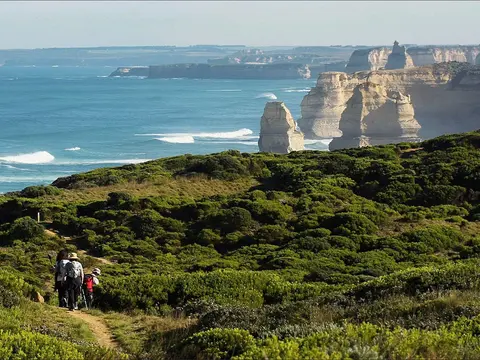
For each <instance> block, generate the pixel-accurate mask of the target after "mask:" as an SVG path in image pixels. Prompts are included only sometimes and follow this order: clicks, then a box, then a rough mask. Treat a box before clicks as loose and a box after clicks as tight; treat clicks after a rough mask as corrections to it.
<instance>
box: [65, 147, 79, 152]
mask: <svg viewBox="0 0 480 360" xmlns="http://www.w3.org/2000/svg"><path fill="white" fill-rule="evenodd" d="M78 150H82V148H79V147H78V146H75V147H72V148H67V149H65V151H78Z"/></svg>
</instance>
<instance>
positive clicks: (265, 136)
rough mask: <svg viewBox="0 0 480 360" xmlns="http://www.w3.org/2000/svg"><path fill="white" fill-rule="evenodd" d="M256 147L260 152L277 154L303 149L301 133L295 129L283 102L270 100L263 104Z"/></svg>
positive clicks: (294, 124) (295, 126)
mask: <svg viewBox="0 0 480 360" xmlns="http://www.w3.org/2000/svg"><path fill="white" fill-rule="evenodd" d="M258 147H259V148H260V151H261V152H272V153H277V154H288V153H289V152H292V151H300V150H304V149H305V145H304V139H303V133H302V132H301V131H300V130H298V129H297V125H296V123H295V120H294V119H293V117H292V114H291V113H290V110H288V108H287V107H286V106H285V104H284V103H283V102H281V101H272V102H268V103H267V104H266V105H265V109H264V111H263V116H262V118H261V122H260V139H259V140H258Z"/></svg>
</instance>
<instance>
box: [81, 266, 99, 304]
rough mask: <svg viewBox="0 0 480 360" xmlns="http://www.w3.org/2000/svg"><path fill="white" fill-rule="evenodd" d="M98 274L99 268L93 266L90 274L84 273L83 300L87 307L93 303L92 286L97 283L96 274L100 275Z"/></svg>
mask: <svg viewBox="0 0 480 360" xmlns="http://www.w3.org/2000/svg"><path fill="white" fill-rule="evenodd" d="M100 274H101V271H100V269H99V268H95V269H93V270H92V273H91V274H87V275H85V279H84V280H83V285H84V287H85V301H86V303H87V307H88V308H89V309H90V308H91V307H92V304H93V287H94V286H97V285H98V284H99V280H98V276H100Z"/></svg>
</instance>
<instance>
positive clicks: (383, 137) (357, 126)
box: [329, 82, 420, 150]
mask: <svg viewBox="0 0 480 360" xmlns="http://www.w3.org/2000/svg"><path fill="white" fill-rule="evenodd" d="M339 127H340V130H341V131H342V133H343V135H342V137H338V138H334V139H333V140H332V142H331V143H330V146H329V147H330V149H331V150H334V149H341V148H349V147H359V146H360V147H361V146H369V145H382V144H389V143H395V142H398V141H417V140H418V136H417V132H418V130H419V129H420V125H419V123H418V122H417V120H416V119H415V117H414V109H413V105H412V102H411V99H410V96H409V95H406V94H402V93H401V92H399V91H389V90H387V89H386V88H385V87H384V86H382V85H377V84H374V83H371V82H365V83H363V84H360V85H358V86H357V87H355V90H354V91H353V95H352V97H351V98H350V99H349V100H348V102H347V107H346V110H345V111H344V112H343V113H342V116H341V118H340V124H339Z"/></svg>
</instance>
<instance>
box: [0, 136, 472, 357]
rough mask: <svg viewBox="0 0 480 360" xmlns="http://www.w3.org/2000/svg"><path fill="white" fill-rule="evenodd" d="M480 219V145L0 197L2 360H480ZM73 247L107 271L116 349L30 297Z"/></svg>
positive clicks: (439, 144)
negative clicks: (60, 254)
mask: <svg viewBox="0 0 480 360" xmlns="http://www.w3.org/2000/svg"><path fill="white" fill-rule="evenodd" d="M38 212H40V214H41V216H42V223H41V224H38V223H37V222H36V221H35V220H34V219H36V216H37V213H38ZM479 220H480V132H471V133H465V134H459V135H447V136H442V137H439V138H436V139H432V140H428V141H424V142H422V143H419V144H397V145H387V146H379V147H369V148H361V149H349V150H341V151H334V152H315V151H306V152H297V153H291V154H289V155H273V154H241V153H239V152H236V151H227V152H223V153H220V154H212V155H206V156H193V155H184V156H178V157H173V158H167V159H160V160H155V161H150V162H147V163H143V164H140V165H128V166H123V167H118V168H111V169H98V170H95V171H91V172H88V173H84V174H78V175H73V176H70V177H66V178H61V179H58V180H56V181H55V182H54V183H53V184H52V185H51V186H41V187H40V186H36V187H29V188H26V189H24V190H23V191H20V192H18V193H11V194H7V195H5V196H3V197H0V224H1V226H0V246H1V248H0V264H1V265H2V269H1V271H0V313H1V314H2V316H0V319H2V320H0V328H1V329H2V330H1V331H0V345H1V346H0V349H1V350H0V358H14V359H17V358H18V359H28V358H29V357H28V354H34V353H36V352H39V351H43V352H48V353H46V354H47V355H45V356H44V357H40V358H49V357H48V356H51V358H53V357H57V356H62V358H63V357H64V355H63V354H68V356H69V357H68V356H67V355H65V356H67V357H64V358H67V359H107V358H108V357H109V356H110V357H111V358H112V359H115V358H121V357H122V356H124V357H129V358H130V359H478V358H480V338H479V335H480V317H478V316H477V315H478V313H479V311H480V298H479V295H480V267H479V265H480V235H479V232H480V222H479ZM45 229H48V230H49V231H47V232H45ZM64 247H67V248H68V249H70V250H76V251H78V252H79V253H81V254H83V255H82V259H83V262H84V265H85V266H86V267H87V268H88V267H92V266H98V265H101V267H102V273H104V275H103V276H102V278H101V284H100V286H99V287H98V288H97V289H96V292H97V301H98V302H97V306H98V310H95V311H94V312H93V313H92V314H93V315H95V316H98V317H99V318H102V319H103V321H105V323H106V324H107V325H108V327H109V328H110V329H111V331H112V333H113V335H114V336H115V338H116V341H117V343H118V344H119V347H118V349H116V350H111V349H110V350H108V349H104V348H101V347H99V346H96V345H94V344H95V341H94V340H95V339H92V334H91V333H89V332H88V329H85V331H84V332H81V331H80V333H81V334H82V335H80V337H79V336H76V337H73V336H70V335H71V334H70V332H71V326H68V324H69V323H68V321H73V319H70V318H68V317H67V316H66V314H65V313H64V312H61V311H59V310H56V309H54V308H53V307H52V306H49V305H40V304H35V303H32V302H31V301H30V300H29V299H30V298H32V297H33V295H34V294H36V292H37V291H38V292H40V293H41V294H43V295H44V296H45V298H46V299H47V302H49V303H51V304H53V303H54V301H55V300H54V296H52V289H51V288H52V283H51V277H52V275H51V273H50V272H49V269H50V267H51V262H50V260H49V258H48V255H49V254H55V252H56V251H58V250H59V249H61V248H64ZM37 308H39V309H37ZM40 309H41V314H42V316H40V317H38V316H35V315H34V314H35V313H36V312H39V311H40ZM44 318H45V319H47V320H41V319H44ZM9 319H10V320H9ZM59 323H60V324H63V325H62V326H60V327H59V325H58V324H59ZM72 340H73V341H72ZM79 341H80V342H79ZM2 351H3V353H2ZM22 352H23V353H25V354H27V355H25V356H23V355H18V354H19V353H22ZM12 354H13V355H12ZM15 354H16V355H15ZM52 354H54V355H52ZM9 356H10V357H9ZM15 356H17V357H15ZM22 356H23V357H22Z"/></svg>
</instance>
